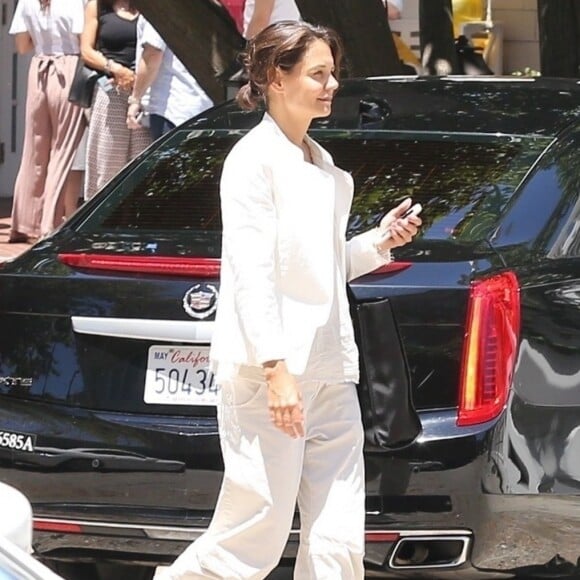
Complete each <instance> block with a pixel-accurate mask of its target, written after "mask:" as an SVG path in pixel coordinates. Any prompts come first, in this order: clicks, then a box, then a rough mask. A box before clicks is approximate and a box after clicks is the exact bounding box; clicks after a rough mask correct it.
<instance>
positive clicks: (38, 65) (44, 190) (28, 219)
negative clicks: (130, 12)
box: [9, 0, 86, 243]
mask: <svg viewBox="0 0 580 580" xmlns="http://www.w3.org/2000/svg"><path fill="white" fill-rule="evenodd" d="M83 24H84V2H83V0H20V1H19V2H18V4H17V6H16V12H15V13H14V18H13V20H12V24H11V27H10V34H13V35H14V36H15V44H16V50H17V51H18V52H19V53H20V54H25V53H27V52H30V51H34V56H33V58H32V61H31V63H30V69H29V73H28V92H27V98H26V126H25V132H24V147H23V151H22V159H21V164H20V169H19V171H18V175H17V177H16V183H15V185H14V202H13V207H12V223H11V232H10V237H9V242H12V243H17V242H27V241H30V240H31V239H34V238H39V237H44V236H46V235H48V234H50V233H51V232H52V231H53V230H54V229H55V228H56V227H58V226H59V225H60V224H61V223H62V221H63V220H64V219H65V218H67V217H68V216H70V215H71V214H72V213H73V212H74V211H75V210H76V208H77V203H78V199H79V194H80V191H81V185H82V172H81V171H73V170H72V167H73V161H74V158H75V154H76V151H77V148H78V146H79V143H80V141H81V138H82V136H83V133H84V131H85V127H86V118H85V115H84V112H83V109H81V108H80V107H78V106H76V105H74V104H72V103H70V102H69V101H68V93H69V90H70V86H71V83H72V80H73V77H74V72H75V68H76V64H77V61H78V57H79V53H80V34H81V32H82V30H83Z"/></svg>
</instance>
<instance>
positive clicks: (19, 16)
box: [8, 2, 28, 34]
mask: <svg viewBox="0 0 580 580" xmlns="http://www.w3.org/2000/svg"><path fill="white" fill-rule="evenodd" d="M23 6H24V2H19V3H18V4H16V10H15V12H14V16H13V17H12V22H11V23H10V29H9V30H8V34H21V33H23V32H28V26H27V25H26V20H25V18H24V12H23V10H24V9H23Z"/></svg>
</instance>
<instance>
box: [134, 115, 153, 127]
mask: <svg viewBox="0 0 580 580" xmlns="http://www.w3.org/2000/svg"><path fill="white" fill-rule="evenodd" d="M135 120H136V121H137V123H139V125H141V127H146V128H149V125H150V123H149V113H145V112H144V111H139V114H138V115H137V117H136V119H135Z"/></svg>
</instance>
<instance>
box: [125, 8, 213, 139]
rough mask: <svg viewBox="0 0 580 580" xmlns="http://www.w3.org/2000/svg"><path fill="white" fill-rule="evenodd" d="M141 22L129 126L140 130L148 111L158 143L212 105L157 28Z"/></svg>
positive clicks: (141, 17) (152, 133)
mask: <svg viewBox="0 0 580 580" xmlns="http://www.w3.org/2000/svg"><path fill="white" fill-rule="evenodd" d="M139 19H140V21H141V22H139V24H138V27H137V28H138V31H140V32H138V47H141V48H142V53H141V56H140V58H139V60H138V62H137V70H136V74H135V83H134V85H133V92H132V93H131V95H130V96H129V99H128V102H129V107H128V109H127V126H128V127H129V128H130V129H133V130H138V129H139V128H140V127H141V123H140V120H141V119H142V118H143V115H144V113H145V109H146V110H147V112H148V113H149V131H150V133H151V138H152V139H153V140H155V139H158V138H159V137H161V135H164V134H165V133H167V132H168V131H170V130H171V129H173V128H174V127H176V126H177V125H180V124H181V123H183V122H184V121H187V119H190V118H191V117H194V116H195V115H198V114H199V113H201V112H203V111H205V110H206V109H208V108H209V107H211V106H212V105H213V102H212V100H211V99H210V98H209V97H208V96H207V94H206V93H205V92H204V90H203V89H202V88H201V87H200V85H199V83H198V82H197V81H196V80H195V78H194V77H193V76H191V75H190V74H189V72H187V69H186V68H185V66H184V65H183V63H182V62H181V61H180V60H179V59H178V58H177V57H176V56H175V55H174V54H173V52H172V51H171V49H170V48H169V47H168V46H167V44H166V43H165V41H164V40H163V39H162V38H161V36H160V35H159V33H158V32H157V31H156V30H155V28H154V27H153V26H152V25H151V24H150V23H149V22H147V21H146V20H145V19H144V18H143V16H139ZM149 87H151V91H150V94H149V103H148V105H147V106H146V107H144V106H143V103H142V99H143V97H144V95H145V93H146V91H147V89H149Z"/></svg>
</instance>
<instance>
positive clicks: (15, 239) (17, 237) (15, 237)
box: [8, 232, 28, 244]
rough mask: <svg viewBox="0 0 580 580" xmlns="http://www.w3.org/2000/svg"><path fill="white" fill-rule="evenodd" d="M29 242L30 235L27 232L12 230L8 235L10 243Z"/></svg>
mask: <svg viewBox="0 0 580 580" xmlns="http://www.w3.org/2000/svg"><path fill="white" fill-rule="evenodd" d="M27 242H28V236H27V235H26V234H21V233H20V232H10V235H9V236H8V243H9V244H26V243H27Z"/></svg>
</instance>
